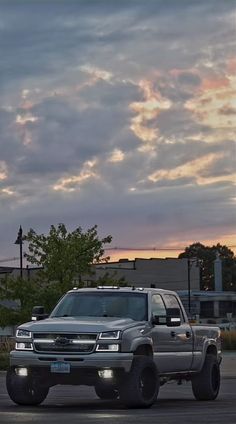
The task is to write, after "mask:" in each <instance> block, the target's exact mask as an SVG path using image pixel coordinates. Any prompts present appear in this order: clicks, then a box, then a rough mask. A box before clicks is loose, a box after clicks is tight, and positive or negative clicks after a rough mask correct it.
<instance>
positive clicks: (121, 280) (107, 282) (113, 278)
mask: <svg viewBox="0 0 236 424" xmlns="http://www.w3.org/2000/svg"><path fill="white" fill-rule="evenodd" d="M128 285H129V284H128V282H127V281H126V279H125V277H118V276H117V272H116V271H113V272H112V273H110V272H105V274H104V275H102V276H101V277H99V278H98V279H97V280H96V281H94V280H92V281H91V282H90V284H89V286H90V287H97V286H117V287H127V286H128Z"/></svg>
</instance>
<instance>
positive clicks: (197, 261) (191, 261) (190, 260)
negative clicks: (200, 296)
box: [187, 258, 202, 315]
mask: <svg viewBox="0 0 236 424" xmlns="http://www.w3.org/2000/svg"><path fill="white" fill-rule="evenodd" d="M194 263H195V264H196V267H198V268H200V269H201V267H202V260H201V259H198V258H187V267H188V268H187V278H188V312H189V315H190V314H191V268H192V265H193V264H194Z"/></svg>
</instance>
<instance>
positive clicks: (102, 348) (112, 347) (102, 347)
mask: <svg viewBox="0 0 236 424" xmlns="http://www.w3.org/2000/svg"><path fill="white" fill-rule="evenodd" d="M119 350H120V345H119V344H105V343H99V344H98V345H97V347H96V351H97V352H119Z"/></svg>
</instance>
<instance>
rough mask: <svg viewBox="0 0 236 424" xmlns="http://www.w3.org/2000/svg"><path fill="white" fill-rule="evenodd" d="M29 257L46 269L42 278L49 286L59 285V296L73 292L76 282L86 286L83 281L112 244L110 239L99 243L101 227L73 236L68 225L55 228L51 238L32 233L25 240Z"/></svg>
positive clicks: (73, 233)
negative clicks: (105, 247)
mask: <svg viewBox="0 0 236 424" xmlns="http://www.w3.org/2000/svg"><path fill="white" fill-rule="evenodd" d="M24 240H26V241H27V242H28V243H29V245H28V250H29V253H26V254H25V257H26V259H27V261H28V262H30V263H31V264H33V265H36V266H39V267H42V268H41V269H40V270H39V272H38V275H39V276H40V278H41V281H42V282H43V283H44V285H45V284H46V286H47V287H48V286H51V285H52V284H53V283H55V284H56V286H55V287H56V288H57V291H58V295H59V296H60V295H62V294H63V293H65V292H66V291H67V290H69V289H71V288H72V287H73V285H74V284H75V282H76V283H77V282H78V281H79V283H80V284H82V277H83V275H85V274H90V273H91V265H92V264H93V263H99V262H101V261H102V260H103V261H107V260H108V259H109V258H108V257H106V258H104V253H105V250H104V244H107V243H110V242H111V240H112V237H111V236H110V235H108V236H107V237H105V238H103V239H99V237H98V233H97V226H96V225H95V226H94V227H92V228H90V229H88V230H87V231H86V232H83V231H82V229H81V227H78V228H76V229H75V230H74V231H72V232H71V233H70V232H68V231H67V229H66V226H65V225H64V224H58V226H57V227H55V226H54V225H51V227H50V231H49V234H48V235H44V234H37V233H36V232H35V231H34V230H33V229H31V230H30V231H29V232H28V234H27V235H26V236H25V237H24Z"/></svg>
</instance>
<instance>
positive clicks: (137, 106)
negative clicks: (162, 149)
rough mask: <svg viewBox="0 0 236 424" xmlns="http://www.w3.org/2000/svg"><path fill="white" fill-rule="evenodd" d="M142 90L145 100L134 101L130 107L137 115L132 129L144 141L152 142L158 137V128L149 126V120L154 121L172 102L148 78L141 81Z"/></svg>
mask: <svg viewBox="0 0 236 424" xmlns="http://www.w3.org/2000/svg"><path fill="white" fill-rule="evenodd" d="M139 87H140V90H141V91H142V92H143V96H144V100H143V101H141V102H133V103H131V104H130V105H129V107H130V109H131V110H132V111H133V112H135V113H136V114H137V115H136V116H135V117H134V118H132V120H131V126H130V129H131V130H132V131H133V132H134V133H135V135H136V136H137V137H139V138H140V139H141V140H142V141H146V142H152V141H154V140H155V139H156V138H157V135H158V128H149V127H148V126H147V124H148V122H149V121H153V120H154V119H155V118H157V116H158V115H159V114H160V112H161V111H162V110H167V109H169V108H170V107H171V105H172V103H171V101H170V100H169V99H167V98H164V97H162V95H161V93H160V92H158V91H154V89H153V83H152V82H151V81H147V80H141V81H140V82H139Z"/></svg>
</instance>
